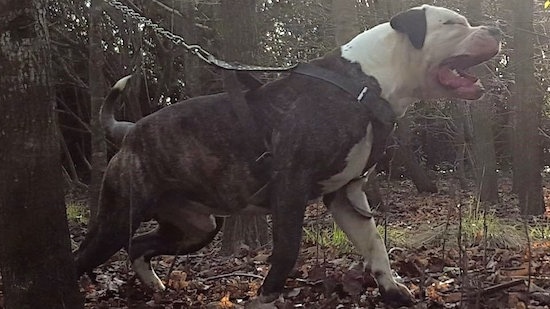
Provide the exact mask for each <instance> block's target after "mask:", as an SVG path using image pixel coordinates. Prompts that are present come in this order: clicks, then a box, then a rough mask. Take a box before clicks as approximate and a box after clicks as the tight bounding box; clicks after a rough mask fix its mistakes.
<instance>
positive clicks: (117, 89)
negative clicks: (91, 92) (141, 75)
mask: <svg viewBox="0 0 550 309" xmlns="http://www.w3.org/2000/svg"><path fill="white" fill-rule="evenodd" d="M130 77H132V75H128V76H126V77H123V78H121V79H120V80H119V81H118V82H116V84H115V85H114V86H113V87H112V88H111V91H110V92H109V94H108V95H107V98H105V101H104V102H103V106H101V111H100V112H99V113H100V119H101V126H102V127H103V130H105V134H106V135H107V138H109V139H110V140H111V141H112V142H113V143H115V145H117V146H120V144H122V140H123V139H124V137H125V136H126V134H127V133H128V131H130V130H131V129H132V128H133V127H134V126H135V123H133V122H129V121H118V120H116V119H115V107H116V104H117V102H118V99H119V98H120V95H121V94H122V91H123V90H124V88H125V87H126V84H127V83H128V80H129V79H130Z"/></svg>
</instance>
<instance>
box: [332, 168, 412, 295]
mask: <svg viewBox="0 0 550 309" xmlns="http://www.w3.org/2000/svg"><path fill="white" fill-rule="evenodd" d="M363 182H364V180H362V179H360V180H356V181H354V182H351V183H350V184H348V185H347V186H345V187H343V188H342V189H340V190H338V191H337V192H335V193H333V194H332V197H331V200H330V201H327V199H325V203H326V204H327V206H328V207H329V209H330V211H331V213H332V216H333V218H334V221H336V224H338V226H339V227H340V228H341V229H342V230H343V231H344V232H345V233H346V235H347V236H348V238H349V239H350V240H351V242H352V243H353V244H354V245H355V247H356V248H357V250H358V251H359V252H360V253H361V255H362V256H363V257H364V258H365V262H366V264H367V267H368V268H370V271H371V272H372V274H373V275H374V277H375V278H376V281H377V282H378V287H379V289H380V293H381V294H382V297H383V298H384V301H385V302H386V303H388V304H390V305H396V306H408V305H411V304H412V302H413V301H412V300H413V297H412V295H411V293H410V292H409V290H408V289H407V288H406V287H405V286H404V285H401V284H399V283H397V282H396V281H395V280H394V279H393V277H392V274H391V269H390V262H389V259H388V254H387V253H386V247H385V245H384V242H383V240H382V238H381V237H380V235H379V234H378V230H377V229H376V224H375V222H374V218H373V217H372V215H371V210H370V207H369V204H368V201H367V197H366V195H365V193H364V192H363V190H362V185H363Z"/></svg>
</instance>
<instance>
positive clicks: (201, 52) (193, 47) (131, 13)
mask: <svg viewBox="0 0 550 309" xmlns="http://www.w3.org/2000/svg"><path fill="white" fill-rule="evenodd" d="M107 3H108V4H109V5H110V6H112V7H114V8H115V9H117V10H119V11H121V12H122V13H123V14H124V15H125V16H128V17H130V18H131V19H133V20H134V21H137V22H139V23H142V24H144V25H145V26H147V27H149V28H151V29H153V31H155V32H156V33H157V34H160V35H161V36H164V37H165V38H167V39H169V40H170V41H172V43H174V44H176V45H179V46H183V47H184V48H185V49H187V50H188V51H189V52H191V53H192V54H193V55H196V56H197V57H199V58H200V59H201V60H203V61H204V62H206V63H208V64H212V65H215V66H217V67H220V68H223V69H226V70H236V71H278V72H280V71H288V70H290V69H292V68H294V67H295V66H296V65H293V66H289V67H263V66H254V65H247V64H241V63H228V62H225V61H222V60H219V59H217V58H216V57H214V55H212V54H211V53H209V52H208V51H206V50H205V49H204V48H202V47H201V46H200V45H197V44H187V43H186V42H185V39H184V38H183V37H181V36H179V35H177V34H174V33H172V32H170V31H168V30H166V29H164V28H163V27H161V26H160V25H159V24H157V23H155V22H154V21H152V20H151V19H149V18H147V17H145V16H142V15H141V14H140V13H138V12H136V11H135V10H134V9H132V8H131V7H128V6H127V5H125V4H123V3H122V2H120V1H118V0H107Z"/></svg>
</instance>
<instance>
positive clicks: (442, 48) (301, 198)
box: [76, 5, 500, 307]
mask: <svg viewBox="0 0 550 309" xmlns="http://www.w3.org/2000/svg"><path fill="white" fill-rule="evenodd" d="M499 46H500V43H499V31H498V30H497V29H495V28H490V27H484V26H480V27H472V26H471V25H470V24H469V23H468V21H467V20H466V18H464V16H462V15H460V14H458V13H456V12H454V11H451V10H448V9H445V8H441V7H434V6H429V5H423V6H421V7H417V8H413V9H410V10H408V11H405V12H402V13H400V14H398V15H396V16H395V17H393V18H392V19H391V21H390V22H389V23H384V24H381V25H378V26H376V27H374V28H372V29H370V30H367V31H365V32H363V33H361V34H359V35H358V36H357V37H355V38H354V39H353V40H351V41H350V42H349V43H347V44H345V45H344V46H341V47H340V48H339V49H337V50H335V51H333V52H332V53H330V54H328V55H326V56H325V57H322V58H319V59H316V60H313V61H311V62H309V65H310V66H314V67H319V68H324V69H325V70H328V71H331V72H335V73H336V74H338V76H343V79H348V80H353V81H355V82H356V83H358V84H362V85H363V84H364V85H366V86H368V87H369V91H368V94H367V95H368V96H370V97H369V98H368V99H367V100H366V101H365V100H358V98H357V97H356V96H352V95H350V94H349V93H348V92H346V91H344V90H342V89H340V88H339V87H336V86H334V85H333V84H331V83H330V82H327V81H325V80H323V79H320V78H315V77H312V76H307V75H304V74H289V75H288V76H286V77H284V78H281V79H279V80H276V81H274V82H271V83H268V84H266V85H263V86H261V87H258V88H256V89H252V90H250V91H248V92H246V94H245V99H246V102H247V104H248V107H249V109H250V115H251V117H252V119H253V120H254V121H253V123H254V125H253V126H247V125H243V124H242V121H240V119H239V115H238V112H236V111H235V109H234V107H235V105H234V104H231V102H230V100H232V98H233V97H232V96H229V95H227V94H217V95H211V96H202V97H197V98H193V99H190V100H187V101H185V102H182V103H179V104H173V105H170V106H168V107H166V108H163V109H161V110H160V111H158V112H156V113H153V114H151V115H149V116H147V117H145V118H143V119H141V120H140V121H138V122H137V123H135V124H133V123H121V122H118V121H116V120H115V119H114V117H113V104H114V102H115V100H116V98H117V97H118V96H119V95H120V93H121V91H122V89H123V88H124V86H125V84H126V81H127V78H125V79H122V80H121V81H119V82H118V83H117V84H116V85H115V86H114V87H113V89H112V90H111V93H110V94H109V96H108V98H107V99H106V103H105V107H104V109H103V115H102V117H103V125H104V126H105V129H106V131H107V134H108V135H109V136H111V137H114V138H115V139H116V138H117V136H118V138H119V139H121V138H122V137H123V136H125V138H124V140H123V142H122V145H121V149H120V151H119V152H118V153H117V154H116V155H115V156H114V157H113V158H112V160H111V161H110V162H109V166H108V168H107V171H106V173H105V178H104V180H103V185H102V191H101V201H100V209H99V214H98V218H97V224H95V225H94V226H91V227H90V230H89V232H88V234H87V235H86V238H85V240H84V242H83V243H82V245H81V246H80V249H79V250H78V251H77V252H76V264H77V268H78V272H79V274H83V273H85V272H90V271H92V270H93V268H95V267H96V266H98V265H99V264H101V263H104V262H105V261H106V260H107V259H108V258H109V257H110V256H112V255H113V254H114V253H115V252H116V251H117V250H119V249H121V248H123V247H126V246H128V241H129V231H131V232H132V233H133V232H134V231H135V229H136V228H137V227H138V225H139V223H140V222H142V221H144V220H148V219H151V218H153V219H156V220H157V221H158V223H159V227H158V229H156V230H154V231H152V232H150V233H148V234H145V235H140V236H137V237H134V238H133V239H132V240H131V245H130V246H129V251H130V252H129V254H130V259H131V261H132V266H133V268H134V270H135V271H136V273H137V274H138V275H139V277H140V278H141V279H142V281H143V282H144V283H146V284H148V285H149V286H151V287H153V288H157V289H164V285H163V283H162V282H161V280H160V279H159V278H158V277H157V276H156V274H155V273H154V271H153V269H152V268H151V265H150V259H151V258H152V257H154V256H157V255H161V254H177V253H179V254H185V253H188V252H193V251H196V250H198V249H200V248H202V247H203V246H205V245H206V244H208V243H209V242H210V241H211V240H212V239H213V237H214V236H215V235H216V233H217V232H218V231H219V228H220V225H221V223H222V221H223V217H225V216H229V215H232V214H237V213H239V214H241V213H251V212H255V213H258V212H260V213H270V214H271V215H272V220H273V253H272V256H271V259H270V262H271V264H272V266H271V269H270V271H269V273H268V275H267V277H266V278H265V280H264V282H263V285H262V288H261V291H260V295H259V297H258V298H256V299H255V300H253V301H251V302H250V304H251V305H250V306H251V307H262V306H263V307H265V306H268V305H269V304H271V305H272V303H273V302H274V300H276V299H277V298H278V297H279V296H280V295H281V292H282V291H283V287H284V284H285V280H286V278H287V275H288V274H289V272H290V271H291V269H292V268H293V266H294V264H295V262H296V259H297V257H298V253H299V248H300V240H301V232H302V223H303V217H304V210H305V206H306V203H307V201H308V200H311V199H314V198H317V197H320V196H324V197H325V201H326V204H327V206H328V208H329V209H330V212H331V213H332V215H333V217H334V220H335V221H336V223H337V224H338V226H340V227H341V228H342V229H343V230H344V232H345V233H346V234H347V235H348V237H349V239H350V240H351V241H352V242H353V243H354V245H355V247H356V248H357V250H358V251H359V252H360V253H361V254H362V255H363V256H364V258H365V260H366V265H367V267H368V269H369V271H371V272H372V274H373V275H374V277H375V278H376V280H377V282H378V285H379V288H380V292H381V294H382V296H383V298H384V300H385V301H386V302H388V303H390V304H393V305H396V306H400V305H409V304H411V303H412V301H413V297H412V296H411V294H410V293H409V291H408V290H407V288H406V287H404V286H403V285H401V284H399V283H397V282H396V281H395V280H394V278H393V277H392V275H391V270H390V263H389V260H388V256H387V253H386V248H385V246H384V243H383V242H382V239H381V238H380V236H379V235H378V232H377V230H376V226H375V223H374V219H373V218H372V216H370V215H369V214H370V208H369V205H368V202H367V199H366V196H365V194H364V193H363V191H362V190H361V187H362V184H363V182H364V181H365V177H363V176H364V175H365V174H366V172H367V170H368V167H371V166H372V163H369V156H371V158H372V154H373V151H374V150H373V149H375V148H380V145H375V144H376V143H377V142H376V136H377V134H380V133H379V132H378V130H377V129H376V128H377V126H376V124H377V123H378V122H379V120H380V118H384V117H383V116H381V115H379V112H377V111H376V110H375V108H373V106H376V105H378V106H380V104H388V103H387V102H389V105H387V106H391V110H393V113H394V114H395V115H397V116H401V115H403V114H404V113H405V111H406V109H407V107H408V106H409V105H411V104H412V103H413V102H415V101H418V100H420V99H428V98H443V97H454V98H462V99H468V100H474V99H478V98H480V97H481V96H482V94H483V88H482V85H481V83H480V82H479V80H478V79H477V78H476V77H475V76H472V75H471V74H470V73H468V72H467V70H468V68H470V67H472V66H474V65H477V64H480V63H482V62H484V61H486V60H489V59H490V58H491V57H493V56H495V55H496V54H497V53H498V51H499ZM378 86H379V87H378ZM386 101H387V102H386ZM382 140H383V138H382ZM327 197H328V198H327ZM130 219H131V220H130Z"/></svg>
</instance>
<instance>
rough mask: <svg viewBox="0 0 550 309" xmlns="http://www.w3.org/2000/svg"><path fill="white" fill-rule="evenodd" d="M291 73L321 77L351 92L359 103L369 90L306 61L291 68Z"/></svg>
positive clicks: (364, 98) (338, 74)
mask: <svg viewBox="0 0 550 309" xmlns="http://www.w3.org/2000/svg"><path fill="white" fill-rule="evenodd" d="M292 73H296V74H301V75H306V76H310V77H314V78H317V79H322V80H324V81H326V82H329V83H331V84H333V85H334V86H336V87H338V88H340V89H342V90H344V91H345V92H347V93H349V94H351V95H352V96H354V97H355V98H356V99H357V101H359V102H361V103H364V102H363V101H364V100H365V101H366V98H367V96H366V94H367V92H368V91H369V88H368V87H367V86H366V85H363V84H360V83H358V82H356V81H355V80H352V79H350V78H348V77H346V76H343V75H342V74H340V73H337V72H334V71H331V70H328V69H325V68H322V67H319V66H316V65H311V64H308V63H300V64H298V65H297V66H296V67H295V68H294V69H293V70H292Z"/></svg>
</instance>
